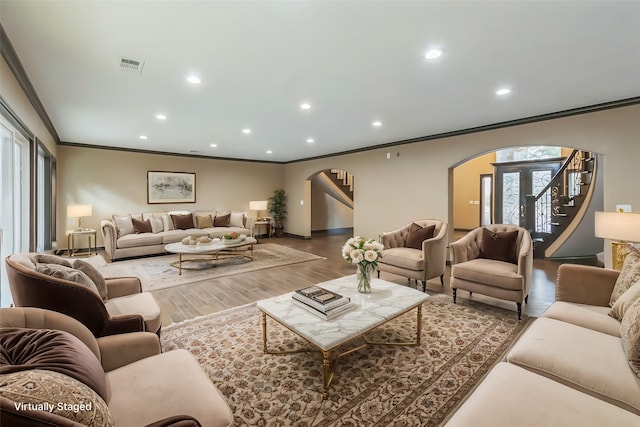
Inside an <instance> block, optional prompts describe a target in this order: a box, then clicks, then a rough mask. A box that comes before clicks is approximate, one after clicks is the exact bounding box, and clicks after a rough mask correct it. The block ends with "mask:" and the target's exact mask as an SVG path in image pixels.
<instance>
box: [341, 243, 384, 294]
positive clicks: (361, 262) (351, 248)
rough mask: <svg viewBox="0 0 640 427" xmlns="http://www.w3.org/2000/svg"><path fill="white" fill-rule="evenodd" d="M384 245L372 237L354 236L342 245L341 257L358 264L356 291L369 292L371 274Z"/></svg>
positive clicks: (380, 256)
mask: <svg viewBox="0 0 640 427" xmlns="http://www.w3.org/2000/svg"><path fill="white" fill-rule="evenodd" d="M383 250H384V246H383V245H382V244H381V243H378V242H376V241H375V240H373V239H365V238H363V237H360V236H355V237H352V238H350V239H349V240H347V242H346V243H345V244H344V246H342V257H343V258H344V259H345V260H346V261H347V262H348V263H350V264H356V265H357V266H358V270H357V276H358V292H362V293H369V292H371V275H372V274H373V270H374V269H375V268H376V267H377V266H378V259H380V258H382V251H383Z"/></svg>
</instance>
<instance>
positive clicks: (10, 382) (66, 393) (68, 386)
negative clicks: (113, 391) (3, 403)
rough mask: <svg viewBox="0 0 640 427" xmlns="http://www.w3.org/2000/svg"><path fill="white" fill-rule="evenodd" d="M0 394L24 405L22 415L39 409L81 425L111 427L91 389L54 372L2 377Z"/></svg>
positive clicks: (108, 415)
mask: <svg viewBox="0 0 640 427" xmlns="http://www.w3.org/2000/svg"><path fill="white" fill-rule="evenodd" d="M0 395H2V396H3V397H5V398H7V399H10V400H12V401H13V402H15V403H16V404H24V405H26V406H25V407H24V409H23V410H24V411H25V415H26V416H28V415H27V414H29V413H30V414H33V415H32V416H33V417H37V413H38V412H39V410H40V408H41V410H46V411H48V410H51V411H52V412H54V413H55V414H56V415H59V416H61V417H64V418H67V419H69V420H71V421H74V422H76V423H80V424H82V425H87V426H100V427H102V426H107V427H110V426H113V425H114V422H113V419H112V418H111V413H110V412H109V408H108V407H107V404H106V403H105V401H104V400H103V399H102V398H101V397H100V396H99V395H98V394H97V393H96V392H95V391H93V390H92V389H91V387H88V386H87V385H86V384H83V383H81V382H80V381H78V380H76V379H74V378H72V377H69V376H67V375H63V374H60V373H58V372H53V371H47V370H41V369H33V370H30V371H22V372H15V373H13V374H9V375H6V376H4V377H3V379H2V383H0ZM45 405H46V409H45ZM80 405H82V406H80ZM33 408H36V409H33ZM19 409H20V408H19V407H17V408H16V411H18V410H19ZM32 416H29V418H30V419H31V421H33V418H32Z"/></svg>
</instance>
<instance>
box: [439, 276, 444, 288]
mask: <svg viewBox="0 0 640 427" xmlns="http://www.w3.org/2000/svg"><path fill="white" fill-rule="evenodd" d="M440 286H442V287H443V288H444V274H441V275H440Z"/></svg>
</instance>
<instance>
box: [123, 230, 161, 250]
mask: <svg viewBox="0 0 640 427" xmlns="http://www.w3.org/2000/svg"><path fill="white" fill-rule="evenodd" d="M161 243H162V235H161V234H160V233H159V234H153V233H142V234H127V235H126V236H122V237H120V238H119V239H118V242H117V245H118V248H137V247H139V246H152V245H159V244H161Z"/></svg>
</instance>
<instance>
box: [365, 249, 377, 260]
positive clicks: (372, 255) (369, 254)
mask: <svg viewBox="0 0 640 427" xmlns="http://www.w3.org/2000/svg"><path fill="white" fill-rule="evenodd" d="M364 259H365V260H367V261H369V262H374V261H375V260H377V259H378V253H377V252H376V251H374V250H372V249H369V250H368V251H365V252H364Z"/></svg>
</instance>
